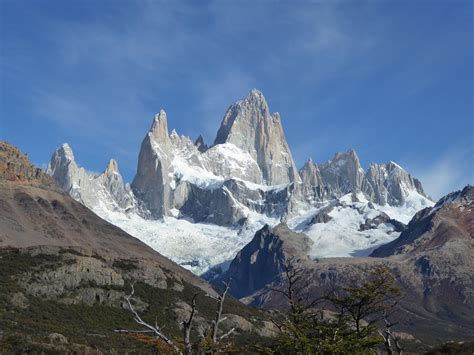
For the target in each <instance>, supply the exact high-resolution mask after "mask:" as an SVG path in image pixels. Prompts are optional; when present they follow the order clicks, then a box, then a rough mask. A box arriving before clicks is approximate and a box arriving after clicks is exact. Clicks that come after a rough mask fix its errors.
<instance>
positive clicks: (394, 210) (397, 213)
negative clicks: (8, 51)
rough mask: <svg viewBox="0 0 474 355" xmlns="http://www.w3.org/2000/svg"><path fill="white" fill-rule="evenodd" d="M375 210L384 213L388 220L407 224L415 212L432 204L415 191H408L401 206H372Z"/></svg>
mask: <svg viewBox="0 0 474 355" xmlns="http://www.w3.org/2000/svg"><path fill="white" fill-rule="evenodd" d="M374 206H375V208H376V209H378V210H380V211H382V212H385V213H386V214H388V215H389V216H390V218H393V219H396V220H397V221H400V222H402V223H405V224H408V222H410V220H411V219H412V218H413V216H414V215H415V214H416V212H418V211H420V210H422V209H423V208H426V207H433V206H434V202H433V201H431V200H428V199H427V198H426V197H424V196H422V195H420V194H419V193H418V192H416V191H412V190H408V191H407V197H405V203H404V204H403V205H402V206H390V205H384V206H380V205H374Z"/></svg>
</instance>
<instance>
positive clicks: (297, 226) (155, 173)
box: [48, 89, 433, 274]
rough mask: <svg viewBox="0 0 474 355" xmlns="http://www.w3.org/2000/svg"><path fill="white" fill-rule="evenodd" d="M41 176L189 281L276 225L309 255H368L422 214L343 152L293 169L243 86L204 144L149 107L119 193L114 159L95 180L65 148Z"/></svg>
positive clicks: (406, 183)
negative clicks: (303, 241)
mask: <svg viewBox="0 0 474 355" xmlns="http://www.w3.org/2000/svg"><path fill="white" fill-rule="evenodd" d="M315 144H317V143H315ZM48 172H49V174H51V175H52V176H53V177H54V179H55V180H56V182H57V183H58V184H59V185H60V186H61V187H62V188H63V189H64V190H65V191H66V192H67V193H69V194H70V195H71V196H72V197H73V198H74V199H76V200H77V201H79V202H81V203H82V204H84V205H85V206H87V207H88V208H90V209H91V210H93V211H94V212H95V213H96V214H98V215H99V216H100V217H102V218H104V219H106V220H108V221H109V222H111V223H113V224H115V225H117V226H119V227H120V228H122V229H124V230H125V231H127V232H128V233H130V234H131V235H133V236H135V237H137V238H139V239H141V240H142V241H144V242H145V243H147V244H149V245H150V246H152V247H153V248H155V249H156V250H158V251H159V252H160V253H162V254H164V255H165V256H168V257H169V258H171V259H172V260H173V261H176V262H178V263H180V264H181V265H183V266H185V267H187V268H188V269H190V270H192V271H193V272H195V273H198V274H202V273H204V272H207V271H209V270H210V269H212V268H214V270H219V268H217V266H219V265H221V266H222V267H221V270H222V269H225V268H226V266H227V265H228V263H229V262H230V260H232V259H233V258H234V256H235V255H236V253H237V252H238V251H239V250H240V249H242V248H243V247H244V246H245V245H246V244H247V243H248V242H249V241H250V240H251V239H252V238H253V236H254V234H255V232H256V231H257V230H259V229H260V228H262V227H263V226H264V225H265V224H268V225H270V226H275V225H277V224H279V223H280V222H281V221H284V222H286V223H287V225H288V226H289V227H290V228H291V229H292V230H293V231H295V232H300V233H305V234H306V235H307V236H308V237H309V238H310V239H311V240H312V242H313V243H312V247H311V248H310V250H309V251H308V254H309V256H310V257H313V258H314V257H321V256H356V255H362V256H363V255H369V254H370V253H371V252H372V251H373V250H374V249H375V248H377V247H379V246H380V245H382V244H386V243H388V242H390V241H392V240H394V239H395V238H397V237H398V236H399V234H400V232H402V231H403V229H404V228H405V224H407V223H408V222H409V221H410V219H411V218H412V217H413V216H414V215H415V213H416V212H417V211H419V210H420V209H422V208H424V207H431V206H432V205H433V202H432V201H431V199H430V198H429V197H428V196H427V195H426V194H425V192H424V191H423V187H422V185H421V182H420V181H418V180H417V179H415V178H413V177H412V176H411V175H410V174H409V173H408V172H406V171H405V170H404V169H403V168H401V167H400V166H399V165H397V164H395V163H393V162H389V163H388V164H371V165H370V167H369V168H368V170H367V171H364V169H363V168H362V167H361V164H360V162H359V158H358V157H357V154H356V152H355V151H354V150H349V151H347V152H344V153H337V154H336V155H335V156H334V158H333V159H332V160H330V161H328V162H326V163H323V164H316V163H314V162H313V161H312V160H309V161H308V162H307V163H306V164H305V165H304V166H303V167H302V168H301V169H300V170H298V169H297V167H296V164H295V162H294V160H293V157H292V154H291V151H290V148H289V146H288V144H287V142H286V139H285V135H284V131H283V126H282V120H281V118H280V115H279V114H278V113H274V114H271V113H270V109H269V107H268V105H267V102H266V100H265V98H264V96H263V94H262V93H261V92H259V91H258V90H255V89H254V90H252V91H251V92H250V93H249V95H248V96H247V97H246V98H245V99H243V100H240V101H238V102H236V103H235V104H233V105H231V106H230V107H229V109H228V110H227V112H226V113H225V115H224V118H223V120H222V123H221V126H220V128H219V130H218V131H217V135H216V138H215V141H214V144H213V145H212V146H209V147H208V146H207V145H206V144H205V142H204V140H203V138H202V136H200V137H199V138H198V139H197V140H196V141H195V142H193V141H192V140H191V139H190V138H189V137H186V136H180V135H178V134H177V132H176V131H175V130H172V132H171V133H169V130H168V122H167V117H166V113H165V112H164V111H163V110H161V111H160V112H159V113H158V114H157V115H156V116H155V118H154V120H153V123H152V125H151V128H150V130H149V132H148V133H147V134H146V136H145V138H144V140H143V142H142V145H141V149H140V153H139V157H138V168H137V173H136V176H135V178H134V179H133V182H132V183H131V184H124V181H123V179H122V177H121V175H120V172H119V169H118V165H117V163H116V162H115V160H111V161H110V162H109V164H108V166H107V168H106V169H105V171H104V172H103V173H102V174H100V175H94V174H91V173H89V172H87V171H86V170H85V169H84V168H81V167H78V166H77V164H76V162H75V159H74V154H73V152H72V149H71V148H70V146H69V145H68V144H64V145H62V146H61V147H59V148H58V149H57V150H56V151H55V152H54V154H53V156H52V158H51V161H50V164H49V167H48Z"/></svg>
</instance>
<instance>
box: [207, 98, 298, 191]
mask: <svg viewBox="0 0 474 355" xmlns="http://www.w3.org/2000/svg"><path fill="white" fill-rule="evenodd" d="M223 143H231V144H234V145H235V146H237V147H238V148H240V149H241V150H242V151H244V152H248V153H249V154H250V155H251V156H252V157H253V158H254V159H255V161H256V162H257V164H258V166H259V167H260V170H261V175H262V180H263V181H261V182H262V183H266V184H268V185H277V184H286V183H290V182H299V181H300V178H299V175H298V171H297V169H296V166H295V163H294V161H293V158H292V156H291V152H290V148H289V147H288V144H287V142H286V138H285V135H284V132H283V127H282V125H281V119H280V115H279V114H278V113H275V114H273V115H270V110H269V108H268V104H267V101H266V100H265V97H264V96H263V94H262V93H261V92H260V91H258V90H256V89H253V90H252V91H251V92H250V93H249V95H248V96H247V97H246V98H245V99H243V100H240V101H238V102H236V103H235V104H233V105H231V106H230V107H229V109H228V110H227V112H226V114H225V116H224V119H223V120H222V123H221V126H220V128H219V130H218V132H217V136H216V139H215V141H214V144H215V145H217V144H223Z"/></svg>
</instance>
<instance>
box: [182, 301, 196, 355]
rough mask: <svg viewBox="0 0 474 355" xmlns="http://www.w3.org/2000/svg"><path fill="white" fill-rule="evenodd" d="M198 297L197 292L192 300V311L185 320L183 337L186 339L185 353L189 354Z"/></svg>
mask: <svg viewBox="0 0 474 355" xmlns="http://www.w3.org/2000/svg"><path fill="white" fill-rule="evenodd" d="M196 297H197V294H195V295H194V296H193V300H192V301H191V313H190V314H189V318H188V320H187V321H186V320H183V339H184V354H186V355H189V354H191V353H192V344H191V340H190V338H191V326H192V322H193V317H194V314H195V313H196Z"/></svg>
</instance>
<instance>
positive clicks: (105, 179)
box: [47, 144, 136, 212]
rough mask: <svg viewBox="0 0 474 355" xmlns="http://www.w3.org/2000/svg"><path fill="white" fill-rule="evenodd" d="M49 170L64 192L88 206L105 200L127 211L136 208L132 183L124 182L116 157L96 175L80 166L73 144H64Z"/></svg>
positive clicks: (113, 207) (51, 162) (114, 206)
mask: <svg viewBox="0 0 474 355" xmlns="http://www.w3.org/2000/svg"><path fill="white" fill-rule="evenodd" d="M47 173H49V174H50V175H51V176H52V177H53V178H54V180H55V181H56V182H57V184H58V185H59V186H60V187H61V188H62V189H63V190H64V191H66V192H67V193H68V194H69V195H70V196H72V197H73V198H74V199H75V200H77V201H79V202H81V203H82V204H84V205H85V206H89V207H90V206H98V205H100V204H101V203H105V204H106V205H107V208H109V209H112V210H120V211H124V212H125V211H130V210H132V209H134V208H135V207H136V202H135V199H134V196H133V194H132V192H131V190H130V186H129V185H128V184H127V185H124V182H123V178H122V176H121V175H120V172H119V169H118V165H117V162H116V161H115V160H114V159H111V160H110V161H109V163H108V164H107V167H106V169H105V170H104V172H103V173H101V174H99V175H95V174H92V173H89V172H87V171H86V170H85V169H84V168H80V167H78V166H77V163H76V161H75V159H74V154H73V152H72V149H71V147H70V146H69V145H68V144H63V145H62V146H61V147H59V148H58V149H57V150H56V151H55V152H54V154H53V156H52V157H51V161H50V163H49V165H48V169H47Z"/></svg>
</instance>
